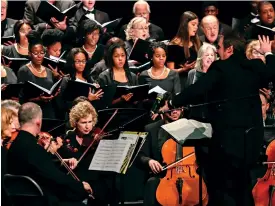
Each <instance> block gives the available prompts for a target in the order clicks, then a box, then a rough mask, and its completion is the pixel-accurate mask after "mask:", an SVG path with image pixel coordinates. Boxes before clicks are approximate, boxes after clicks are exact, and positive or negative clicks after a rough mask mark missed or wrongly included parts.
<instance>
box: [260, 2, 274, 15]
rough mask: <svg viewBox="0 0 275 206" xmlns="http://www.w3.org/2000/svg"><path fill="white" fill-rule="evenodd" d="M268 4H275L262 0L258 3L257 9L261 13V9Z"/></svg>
mask: <svg viewBox="0 0 275 206" xmlns="http://www.w3.org/2000/svg"><path fill="white" fill-rule="evenodd" d="M266 4H271V5H272V6H273V4H272V3H271V2H270V1H260V2H259V3H258V5H257V10H258V12H259V13H260V11H261V8H262V6H263V5H266Z"/></svg>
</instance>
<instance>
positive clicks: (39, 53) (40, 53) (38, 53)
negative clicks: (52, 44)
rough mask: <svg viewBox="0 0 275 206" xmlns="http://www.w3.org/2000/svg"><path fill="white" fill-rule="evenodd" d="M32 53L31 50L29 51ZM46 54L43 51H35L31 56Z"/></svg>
mask: <svg viewBox="0 0 275 206" xmlns="http://www.w3.org/2000/svg"><path fill="white" fill-rule="evenodd" d="M31 53H32V52H31ZM45 54H46V52H45V51H41V52H37V53H32V55H33V56H35V57H38V56H44V55H45Z"/></svg>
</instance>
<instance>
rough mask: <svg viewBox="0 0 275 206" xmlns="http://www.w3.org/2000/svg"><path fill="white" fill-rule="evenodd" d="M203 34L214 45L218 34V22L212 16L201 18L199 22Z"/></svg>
mask: <svg viewBox="0 0 275 206" xmlns="http://www.w3.org/2000/svg"><path fill="white" fill-rule="evenodd" d="M201 25H202V30H203V33H204V35H205V37H206V39H208V41H209V42H210V43H212V44H213V43H214V42H215V41H216V40H217V38H218V34H219V20H218V19H217V17H215V16H213V15H208V16H205V17H203V19H202V20H201Z"/></svg>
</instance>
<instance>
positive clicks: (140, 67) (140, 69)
mask: <svg viewBox="0 0 275 206" xmlns="http://www.w3.org/2000/svg"><path fill="white" fill-rule="evenodd" d="M150 67H151V61H149V62H146V63H144V64H141V65H138V66H131V67H129V68H130V70H131V72H133V73H135V74H138V73H141V72H143V71H145V70H147V69H150Z"/></svg>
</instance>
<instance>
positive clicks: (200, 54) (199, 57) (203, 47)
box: [195, 42, 217, 71]
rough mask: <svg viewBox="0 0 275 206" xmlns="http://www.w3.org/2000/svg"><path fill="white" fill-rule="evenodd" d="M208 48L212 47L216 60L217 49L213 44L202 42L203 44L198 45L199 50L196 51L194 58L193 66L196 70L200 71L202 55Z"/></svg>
mask: <svg viewBox="0 0 275 206" xmlns="http://www.w3.org/2000/svg"><path fill="white" fill-rule="evenodd" d="M208 49H212V50H213V52H214V54H215V60H214V61H216V60H217V54H216V52H217V49H216V47H215V46H213V45H211V44H208V43H205V42H204V43H203V45H202V46H201V47H200V49H199V51H198V57H197V60H196V64H195V68H196V70H197V71H202V57H203V55H204V53H205V52H206V51H207V50H208Z"/></svg>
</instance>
